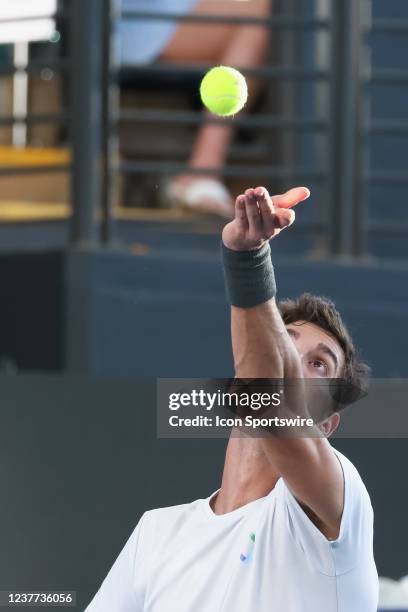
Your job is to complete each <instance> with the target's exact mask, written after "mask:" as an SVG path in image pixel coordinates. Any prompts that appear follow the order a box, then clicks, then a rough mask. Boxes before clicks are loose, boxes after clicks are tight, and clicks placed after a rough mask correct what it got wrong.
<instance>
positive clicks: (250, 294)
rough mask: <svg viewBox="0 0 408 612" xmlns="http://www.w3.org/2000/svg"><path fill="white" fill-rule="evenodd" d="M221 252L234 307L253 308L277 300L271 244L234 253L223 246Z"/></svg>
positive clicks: (230, 297) (228, 291)
mask: <svg viewBox="0 0 408 612" xmlns="http://www.w3.org/2000/svg"><path fill="white" fill-rule="evenodd" d="M221 250H222V262H223V265H224V277H225V285H226V288H227V294H228V298H229V301H230V303H231V304H232V305H233V306H237V307H238V308H252V307H254V306H258V305H259V304H264V303H265V302H267V301H268V300H270V299H272V298H273V297H275V295H276V283H275V275H274V271H273V265H272V260H271V249H270V246H269V242H266V243H265V244H264V245H263V246H261V248H260V249H256V250H253V251H232V250H231V249H228V248H227V247H226V246H225V245H224V244H223V243H221Z"/></svg>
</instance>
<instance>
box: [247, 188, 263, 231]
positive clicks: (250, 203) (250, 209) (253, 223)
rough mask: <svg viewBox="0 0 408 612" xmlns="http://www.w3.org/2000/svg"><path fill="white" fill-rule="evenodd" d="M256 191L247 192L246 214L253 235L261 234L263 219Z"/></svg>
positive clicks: (249, 190)
mask: <svg viewBox="0 0 408 612" xmlns="http://www.w3.org/2000/svg"><path fill="white" fill-rule="evenodd" d="M254 191H255V190H254V189H247V190H246V191H245V212H246V216H247V219H248V224H249V231H250V232H251V233H252V234H260V233H261V232H262V219H261V213H260V210H259V208H258V202H257V197H256V195H255V193H254Z"/></svg>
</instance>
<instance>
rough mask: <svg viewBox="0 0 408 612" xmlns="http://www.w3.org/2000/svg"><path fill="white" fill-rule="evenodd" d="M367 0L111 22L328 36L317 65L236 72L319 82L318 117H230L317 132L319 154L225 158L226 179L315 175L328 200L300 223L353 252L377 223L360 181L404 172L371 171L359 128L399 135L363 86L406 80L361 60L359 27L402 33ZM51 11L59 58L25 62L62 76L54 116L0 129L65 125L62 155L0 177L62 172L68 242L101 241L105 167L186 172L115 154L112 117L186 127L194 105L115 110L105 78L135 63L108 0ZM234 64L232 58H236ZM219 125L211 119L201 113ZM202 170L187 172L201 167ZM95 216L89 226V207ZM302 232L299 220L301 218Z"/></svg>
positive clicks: (193, 70)
mask: <svg viewBox="0 0 408 612" xmlns="http://www.w3.org/2000/svg"><path fill="white" fill-rule="evenodd" d="M370 10H371V2H370V1H369V0H359V1H357V2H356V1H355V0H332V2H331V10H330V18H328V19H321V18H301V17H292V16H285V15H280V14H277V15H274V16H272V17H270V18H268V19H258V18H241V17H230V16H228V17H227V16H211V15H205V16H203V15H190V14H189V15H185V14H183V15H181V14H178V13H172V14H171V15H169V14H156V13H154V14H153V13H148V12H143V13H140V12H139V13H136V12H129V11H128V12H125V13H123V14H122V15H121V18H122V19H131V20H133V19H147V18H148V19H152V20H154V19H160V20H182V21H191V22H206V23H220V22H221V23H234V24H242V23H250V24H252V25H258V26H260V27H265V26H267V27H268V28H270V29H271V31H272V30H275V31H284V32H287V31H293V30H295V31H297V32H302V31H307V32H327V33H328V35H329V37H330V65H329V66H328V67H327V68H323V69H322V68H319V67H313V68H305V67H303V66H297V65H292V66H276V65H273V66H272V65H265V66H262V67H259V68H256V69H251V70H249V69H244V68H243V69H242V71H243V72H244V74H246V75H247V76H256V77H258V78H260V79H262V80H263V82H264V83H265V84H268V83H269V82H271V81H274V82H276V81H278V82H290V83H307V84H310V83H326V85H327V87H328V91H329V96H328V99H329V104H328V109H329V112H328V113H327V116H326V117H323V118H322V117H320V116H317V117H312V118H306V117H299V116H277V115H270V114H258V115H253V116H247V115H242V116H238V117H236V118H235V119H234V125H236V126H237V127H245V128H247V129H253V130H262V131H263V132H266V131H268V130H272V129H273V130H276V129H279V130H281V131H282V132H290V133H292V134H293V133H294V134H302V135H304V136H305V137H306V136H308V137H312V136H314V135H316V134H323V135H324V136H325V138H326V141H325V142H326V144H325V149H326V152H327V155H326V156H325V158H324V159H321V160H317V163H316V166H315V167H313V168H312V169H310V168H304V167H301V166H299V165H291V167H290V168H287V167H283V166H282V165H270V164H268V163H267V162H266V161H265V163H263V164H260V165H258V166H256V167H254V166H251V165H248V164H234V165H231V164H226V166H225V167H224V168H223V170H222V174H223V175H224V176H226V177H235V176H239V177H245V176H248V177H253V178H256V177H257V176H259V177H260V176H268V177H269V178H270V180H280V181H282V182H285V181H287V180H291V179H292V178H295V179H296V180H299V181H302V182H306V181H308V180H312V181H315V182H318V183H319V184H320V185H321V187H322V189H323V192H322V193H324V197H325V200H326V201H327V203H328V206H329V214H328V215H327V218H326V219H325V220H322V221H318V222H317V223H316V222H314V223H312V224H310V225H312V226H313V228H314V230H315V231H316V230H317V231H318V235H319V236H320V237H321V236H324V237H325V239H326V248H327V252H328V254H331V255H333V256H363V255H365V254H366V253H367V236H368V234H369V232H370V231H372V230H373V228H374V229H375V228H376V227H377V225H376V222H373V221H371V220H370V216H369V211H368V203H367V185H368V183H373V182H376V183H386V182H389V183H391V184H404V183H405V182H407V181H408V172H407V173H405V172H403V171H390V170H387V169H384V168H375V169H371V168H370V166H369V159H368V154H367V137H368V135H369V134H374V133H375V134H399V135H401V134H405V135H406V134H407V133H408V121H405V120H401V121H399V120H396V119H376V118H371V117H370V116H369V114H368V116H366V114H365V113H366V110H367V102H368V99H369V96H368V94H367V86H368V85H369V84H373V83H389V84H395V85H398V84H401V83H408V70H407V71H405V70H395V69H377V68H372V67H371V66H370V64H369V61H368V60H367V54H366V53H364V52H363V50H364V47H366V46H367V40H366V38H367V35H368V34H369V33H371V34H375V33H379V32H381V33H387V34H395V33H398V35H405V34H407V33H408V20H407V21H400V20H398V21H397V20H393V19H375V20H373V19H372V18H371V13H370ZM59 16H60V18H61V19H64V20H65V21H66V23H67V24H69V31H70V42H71V45H70V46H71V57H70V58H69V59H68V58H60V59H58V60H54V61H52V62H51V61H46V62H34V61H32V62H30V63H29V64H28V65H27V67H26V70H27V72H28V73H30V74H33V73H38V72H39V71H41V70H42V69H44V68H48V67H50V66H52V69H53V70H56V71H60V72H62V73H63V74H65V75H66V76H68V75H69V76H70V83H71V87H70V90H71V97H70V108H69V109H68V110H67V111H64V112H61V113H58V114H36V115H31V116H28V117H27V118H23V117H0V126H6V125H13V123H15V122H17V121H22V120H24V119H25V120H26V121H27V123H29V124H35V123H52V122H58V123H65V124H67V125H68V126H69V129H70V136H71V146H72V163H71V164H69V165H65V166H57V167H49V166H44V167H39V166H36V167H35V168H27V167H25V168H17V167H13V166H9V167H3V168H0V175H4V174H11V173H19V174H21V173H25V172H27V173H28V172H40V171H41V172H44V171H47V172H48V171H53V170H54V171H61V170H62V169H65V170H67V171H68V170H69V171H70V172H71V177H72V181H71V183H72V196H71V206H72V216H71V219H70V224H71V241H72V243H73V244H82V245H84V244H85V245H86V244H89V243H95V242H100V243H102V244H108V243H109V242H110V241H111V240H112V239H113V236H114V220H115V215H114V206H113V202H114V188H113V185H114V177H115V175H116V173H120V174H123V175H127V174H139V175H141V174H145V173H166V174H176V173H178V172H183V171H185V170H186V164H185V163H183V162H178V161H174V160H171V159H169V160H164V161H163V160H160V161H157V160H149V159H142V160H140V159H139V160H126V161H125V160H122V161H118V160H119V157H118V136H117V134H118V125H119V124H120V123H122V124H124V123H129V124H138V123H146V122H151V123H153V124H158V125H159V124H171V125H175V126H177V125H180V126H182V125H198V124H200V122H201V121H202V117H201V113H200V112H199V111H197V112H193V111H170V110H169V111H166V110H160V111H155V110H148V109H144V110H143V109H134V110H126V109H123V110H121V109H120V108H119V104H118V86H117V79H118V74H120V71H121V70H123V69H124V68H126V69H127V70H129V69H131V70H132V72H133V73H134V74H135V75H137V74H141V73H143V71H145V70H146V67H140V66H133V67H129V66H127V67H119V66H118V65H117V62H116V61H115V55H114V53H113V49H112V35H111V34H112V28H113V23H114V21H115V20H116V19H118V13H117V3H116V2H113V1H111V0H88V1H87V2H83V1H82V0H72V1H71V3H70V10H69V12H61V13H60V14H59ZM207 68H208V67H207V66H199V65H196V66H192V65H190V64H188V65H187V64H186V65H185V66H182V65H168V64H166V65H163V64H161V65H151V66H149V67H148V69H149V71H150V73H152V74H155V73H157V74H158V75H159V74H162V73H163V71H164V70H165V71H166V72H168V73H173V72H176V73H177V72H180V71H183V70H188V71H189V73H190V74H195V75H201V74H203V73H204V72H205V70H206V69H207ZM237 68H238V69H239V68H240V67H239V66H237ZM13 71H14V69H13V68H12V67H10V68H8V67H7V68H3V69H1V70H0V75H5V74H12V73H13ZM213 121H214V122H220V123H223V121H222V120H219V119H216V118H214V119H213ZM211 171H217V172H219V170H218V169H214V168H207V169H202V170H200V171H197V170H196V171H195V172H203V173H208V172H211ZM98 212H99V213H101V223H100V224H99V223H98V222H97V213H98ZM401 227H402V225H401V223H399V224H393V223H392V222H387V224H386V230H387V231H389V232H400V231H401ZM304 231H310V230H308V229H307V224H306V226H305V228H304Z"/></svg>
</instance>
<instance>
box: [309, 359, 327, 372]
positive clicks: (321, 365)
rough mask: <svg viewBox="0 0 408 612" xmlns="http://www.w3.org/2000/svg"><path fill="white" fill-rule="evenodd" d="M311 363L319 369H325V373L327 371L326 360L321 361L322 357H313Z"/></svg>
mask: <svg viewBox="0 0 408 612" xmlns="http://www.w3.org/2000/svg"><path fill="white" fill-rule="evenodd" d="M311 364H312V366H313V367H314V368H316V369H317V370H320V371H323V372H325V373H326V372H327V365H326V364H325V362H324V361H321V360H320V359H313V361H312V362H311Z"/></svg>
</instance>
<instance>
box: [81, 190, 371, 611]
mask: <svg viewBox="0 0 408 612" xmlns="http://www.w3.org/2000/svg"><path fill="white" fill-rule="evenodd" d="M308 196H309V191H308V190H307V189H306V188H303V187H299V188H295V189H292V190H290V191H288V192H287V193H286V194H283V195H279V196H274V197H272V198H271V197H270V196H269V194H268V192H267V190H266V189H265V188H264V187H258V188H256V189H248V190H246V191H245V193H244V194H242V195H240V196H239V197H238V198H237V200H236V202H235V218H234V220H233V221H231V222H230V223H228V224H227V225H226V226H225V228H224V230H223V234H222V243H223V244H222V250H223V264H224V271H225V279H226V284H227V290H228V294H229V298H230V301H231V304H232V345H233V353H234V360H235V373H236V377H237V378H243V379H253V378H280V379H283V378H300V379H310V378H316V379H325V378H330V379H333V378H342V379H347V380H349V381H353V382H354V383H355V384H357V385H360V386H364V384H365V383H366V379H367V375H368V374H367V367H366V366H365V365H364V364H363V363H362V362H361V361H360V360H359V358H358V356H357V354H356V351H355V348H354V345H353V342H352V340H351V338H350V336H349V334H348V332H347V330H346V328H345V326H344V324H343V322H342V320H341V318H340V315H339V313H338V312H337V310H336V309H335V307H334V305H333V304H332V303H331V302H330V301H328V300H326V299H324V298H320V297H316V296H312V295H309V294H305V295H303V296H301V297H300V298H299V299H298V300H294V301H286V302H284V303H283V304H281V305H279V304H277V303H276V301H275V293H276V285H275V280H274V273H273V267H272V263H271V256H270V240H271V239H275V237H276V236H277V235H278V234H279V233H280V232H281V231H282V230H283V229H285V228H287V227H289V226H290V225H292V223H293V222H294V219H295V213H294V210H293V207H294V206H295V205H296V204H298V203H299V202H301V201H302V200H305V199H306V198H307V197H308ZM339 419H340V416H339V414H338V413H337V412H333V413H331V414H330V416H329V417H327V418H326V419H325V420H324V421H322V422H320V423H319V424H318V427H319V429H320V432H321V434H322V435H321V436H320V437H299V436H295V437H286V436H283V437H280V436H279V437H276V436H265V437H249V436H234V435H231V437H230V439H229V442H228V446H227V450H226V457H225V465H224V471H223V476H222V482H221V487H220V489H219V490H218V491H216V492H215V493H213V494H212V495H210V496H209V497H207V498H206V499H198V500H196V501H193V502H191V503H188V504H183V505H179V506H173V507H169V508H159V509H156V510H151V511H148V512H145V513H144V515H143V516H142V518H141V520H140V521H139V523H138V525H137V527H136V529H135V530H134V532H133V533H132V535H131V537H130V539H129V540H128V542H127V544H126V545H125V547H124V549H123V550H122V552H121V553H120V555H119V557H118V559H117V560H116V562H115V564H114V565H113V567H112V569H111V570H110V572H109V574H108V576H107V577H106V579H105V581H104V582H103V584H102V586H101V588H100V589H99V591H98V593H97V594H96V596H95V598H94V599H93V601H92V602H91V604H90V605H89V607H88V608H87V610H88V612H142V611H143V612H376V610H377V601H378V577H377V571H376V566H375V562H374V558H373V510H372V506H371V502H370V498H369V495H368V493H367V490H366V488H365V486H364V484H363V482H362V480H361V478H360V476H359V474H358V472H357V470H356V468H355V467H354V466H353V465H352V463H351V462H350V461H349V460H348V459H347V458H346V457H345V456H344V455H343V454H342V453H340V452H338V451H336V450H335V449H334V448H333V447H332V446H331V444H330V443H329V441H328V438H329V436H330V435H331V433H332V432H333V431H334V430H335V429H336V427H337V426H338V423H339Z"/></svg>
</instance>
